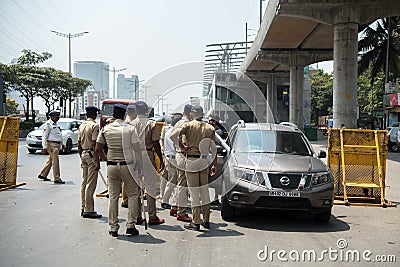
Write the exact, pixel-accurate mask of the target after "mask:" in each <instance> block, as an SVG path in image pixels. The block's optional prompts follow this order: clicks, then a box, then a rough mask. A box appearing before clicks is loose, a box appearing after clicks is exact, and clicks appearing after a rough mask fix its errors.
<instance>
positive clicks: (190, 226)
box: [183, 222, 200, 231]
mask: <svg viewBox="0 0 400 267" xmlns="http://www.w3.org/2000/svg"><path fill="white" fill-rule="evenodd" d="M183 227H185V229H188V230H193V231H199V230H200V224H195V223H193V222H191V223H188V224H185V225H184V226H183Z"/></svg>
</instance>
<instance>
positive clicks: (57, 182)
mask: <svg viewBox="0 0 400 267" xmlns="http://www.w3.org/2000/svg"><path fill="white" fill-rule="evenodd" d="M54 183H55V184H65V181H63V180H61V179H60V180H55V181H54Z"/></svg>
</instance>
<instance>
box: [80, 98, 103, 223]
mask: <svg viewBox="0 0 400 267" xmlns="http://www.w3.org/2000/svg"><path fill="white" fill-rule="evenodd" d="M98 111H100V109H98V108H97V107H95V106H87V107H86V117H87V119H86V121H85V122H83V123H82V124H81V126H79V132H78V153H79V157H80V158H81V168H82V184H81V203H82V209H81V216H82V217H83V218H91V219H95V218H101V214H98V213H97V212H95V211H94V199H93V194H94V192H95V190H96V185H97V176H98V174H99V173H98V170H96V168H97V166H96V164H95V163H94V158H93V153H94V148H95V145H96V139H97V136H98V135H99V125H98V124H97V123H96V122H95V119H96V117H97V112H98Z"/></svg>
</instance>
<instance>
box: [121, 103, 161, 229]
mask: <svg viewBox="0 0 400 267" xmlns="http://www.w3.org/2000/svg"><path fill="white" fill-rule="evenodd" d="M135 105H136V113H137V118H136V119H134V120H133V121H131V123H130V124H131V125H132V126H133V127H134V128H135V129H136V132H137V134H138V136H139V139H140V145H141V150H142V151H143V152H144V153H145V154H144V155H143V156H144V157H143V175H144V184H145V187H146V191H147V195H146V199H147V205H148V209H149V224H150V225H156V224H162V223H164V222H165V220H164V219H160V218H158V217H157V213H156V212H157V209H156V199H155V197H156V195H157V187H158V173H157V170H156V162H155V158H154V152H153V149H154V151H155V152H156V154H157V156H158V157H159V159H160V165H161V169H164V163H163V161H162V154H161V147H160V143H159V140H160V135H159V131H158V129H157V124H156V122H155V121H153V120H149V119H148V112H149V107H148V106H147V104H146V103H145V102H143V101H137V102H136V103H135ZM138 203H140V201H139V199H138ZM128 206H129V204H128ZM137 218H138V221H140V220H141V219H142V218H141V215H140V210H138V213H137Z"/></svg>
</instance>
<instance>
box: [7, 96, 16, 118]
mask: <svg viewBox="0 0 400 267" xmlns="http://www.w3.org/2000/svg"><path fill="white" fill-rule="evenodd" d="M18 106H19V104H18V102H17V101H15V100H14V99H11V98H8V97H7V98H6V114H7V115H11V114H16V113H17V108H18Z"/></svg>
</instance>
